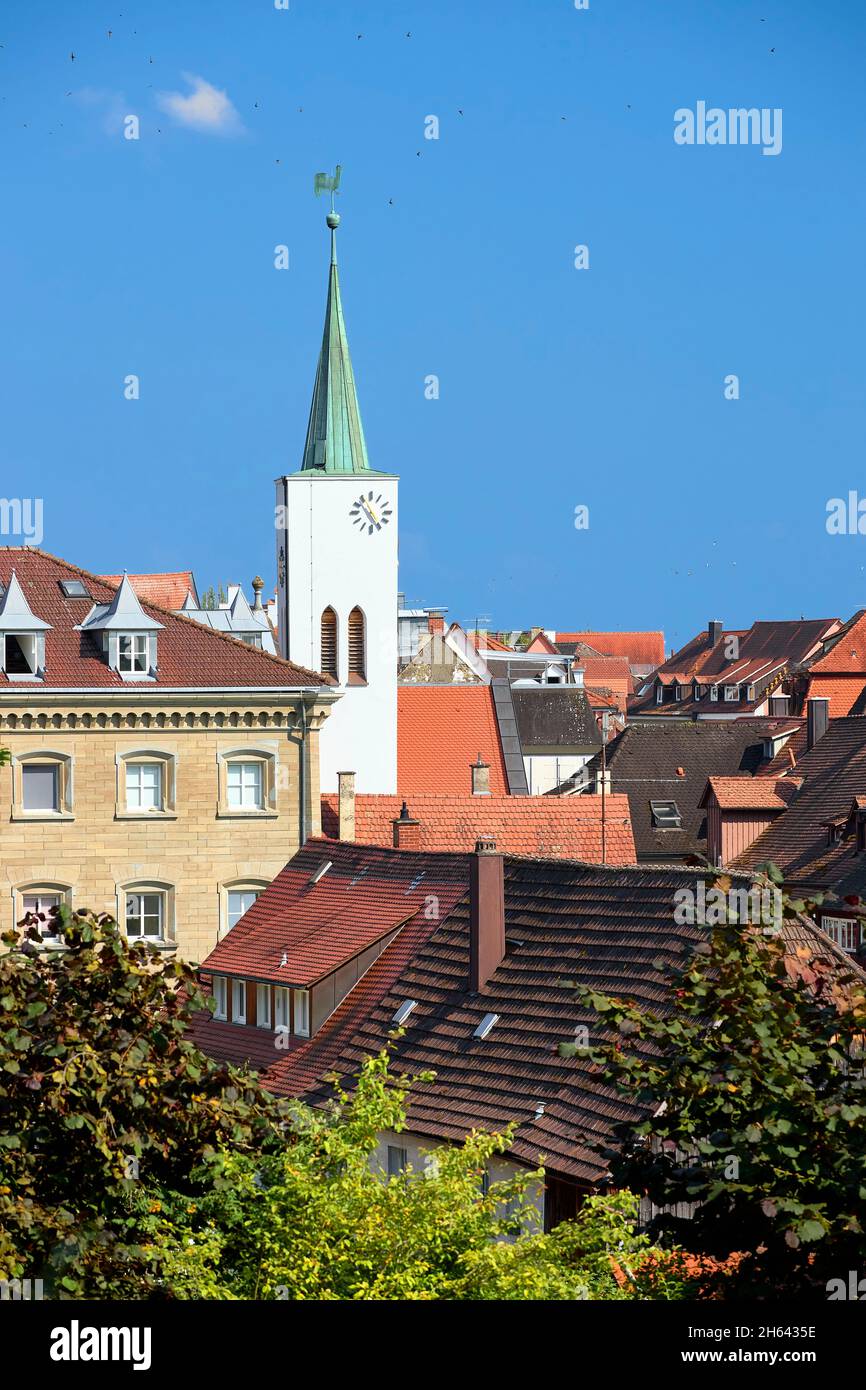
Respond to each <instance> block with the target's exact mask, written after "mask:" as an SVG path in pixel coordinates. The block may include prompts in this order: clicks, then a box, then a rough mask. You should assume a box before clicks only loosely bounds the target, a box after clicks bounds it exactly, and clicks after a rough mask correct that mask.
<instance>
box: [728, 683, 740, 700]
mask: <svg viewBox="0 0 866 1390" xmlns="http://www.w3.org/2000/svg"><path fill="white" fill-rule="evenodd" d="M739 698H740V687H739V686H738V685H726V686H725V699H726V700H727V701H728V702H729V703H730V702H732V701H734V700H739Z"/></svg>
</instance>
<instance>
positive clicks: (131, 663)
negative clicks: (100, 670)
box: [117, 632, 148, 676]
mask: <svg viewBox="0 0 866 1390" xmlns="http://www.w3.org/2000/svg"><path fill="white" fill-rule="evenodd" d="M147 648H148V637H147V633H146V632H122V633H120V634H119V635H118V638H117V669H118V671H119V672H120V674H121V675H122V676H132V675H139V674H140V675H144V674H146V673H147V669H148V660H147V657H148V652H147Z"/></svg>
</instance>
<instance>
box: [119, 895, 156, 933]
mask: <svg viewBox="0 0 866 1390" xmlns="http://www.w3.org/2000/svg"><path fill="white" fill-rule="evenodd" d="M124 898H125V902H124V908H123V927H124V931H125V932H126V935H127V938H128V940H130V941H164V940H165V918H166V904H165V894H164V893H163V892H162V891H161V890H160V889H158V888H130V889H129V890H128V891H127V892H126V893H125V894H124ZM146 898H153V899H155V900H156V903H157V913H156V917H157V919H158V923H159V928H158V930H157V931H156V932H147V931H144V930H143V929H142V930H141V931H130V929H129V928H130V921H133V922H134V921H136V920H137V921H138V922H139V924H140V925H141V924H142V923H143V922H144V919H145V918H146V917H152V916H153V915H154V914H153V913H152V912H146V911H145V908H144V900H145V899H146ZM131 899H132V900H135V899H138V902H139V911H138V913H137V915H136V914H133V916H132V917H130V912H129V902H130V900H131Z"/></svg>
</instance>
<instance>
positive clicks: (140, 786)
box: [126, 762, 163, 811]
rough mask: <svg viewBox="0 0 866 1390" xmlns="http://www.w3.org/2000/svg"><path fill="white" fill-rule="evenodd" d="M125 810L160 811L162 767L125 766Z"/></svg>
mask: <svg viewBox="0 0 866 1390" xmlns="http://www.w3.org/2000/svg"><path fill="white" fill-rule="evenodd" d="M126 809H127V810H128V811H161V810H162V809H163V800H162V765H161V764H160V763H133V762H128V763H127V764H126Z"/></svg>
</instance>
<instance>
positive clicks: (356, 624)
mask: <svg viewBox="0 0 866 1390" xmlns="http://www.w3.org/2000/svg"><path fill="white" fill-rule="evenodd" d="M365 627H366V625H365V623H364V614H363V613H362V612H361V610H360V608H353V609H352V611H351V613H350V614H349V681H350V682H354V683H355V684H358V683H359V682H361V681H365V680H366V679H367V634H366V631H365Z"/></svg>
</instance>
